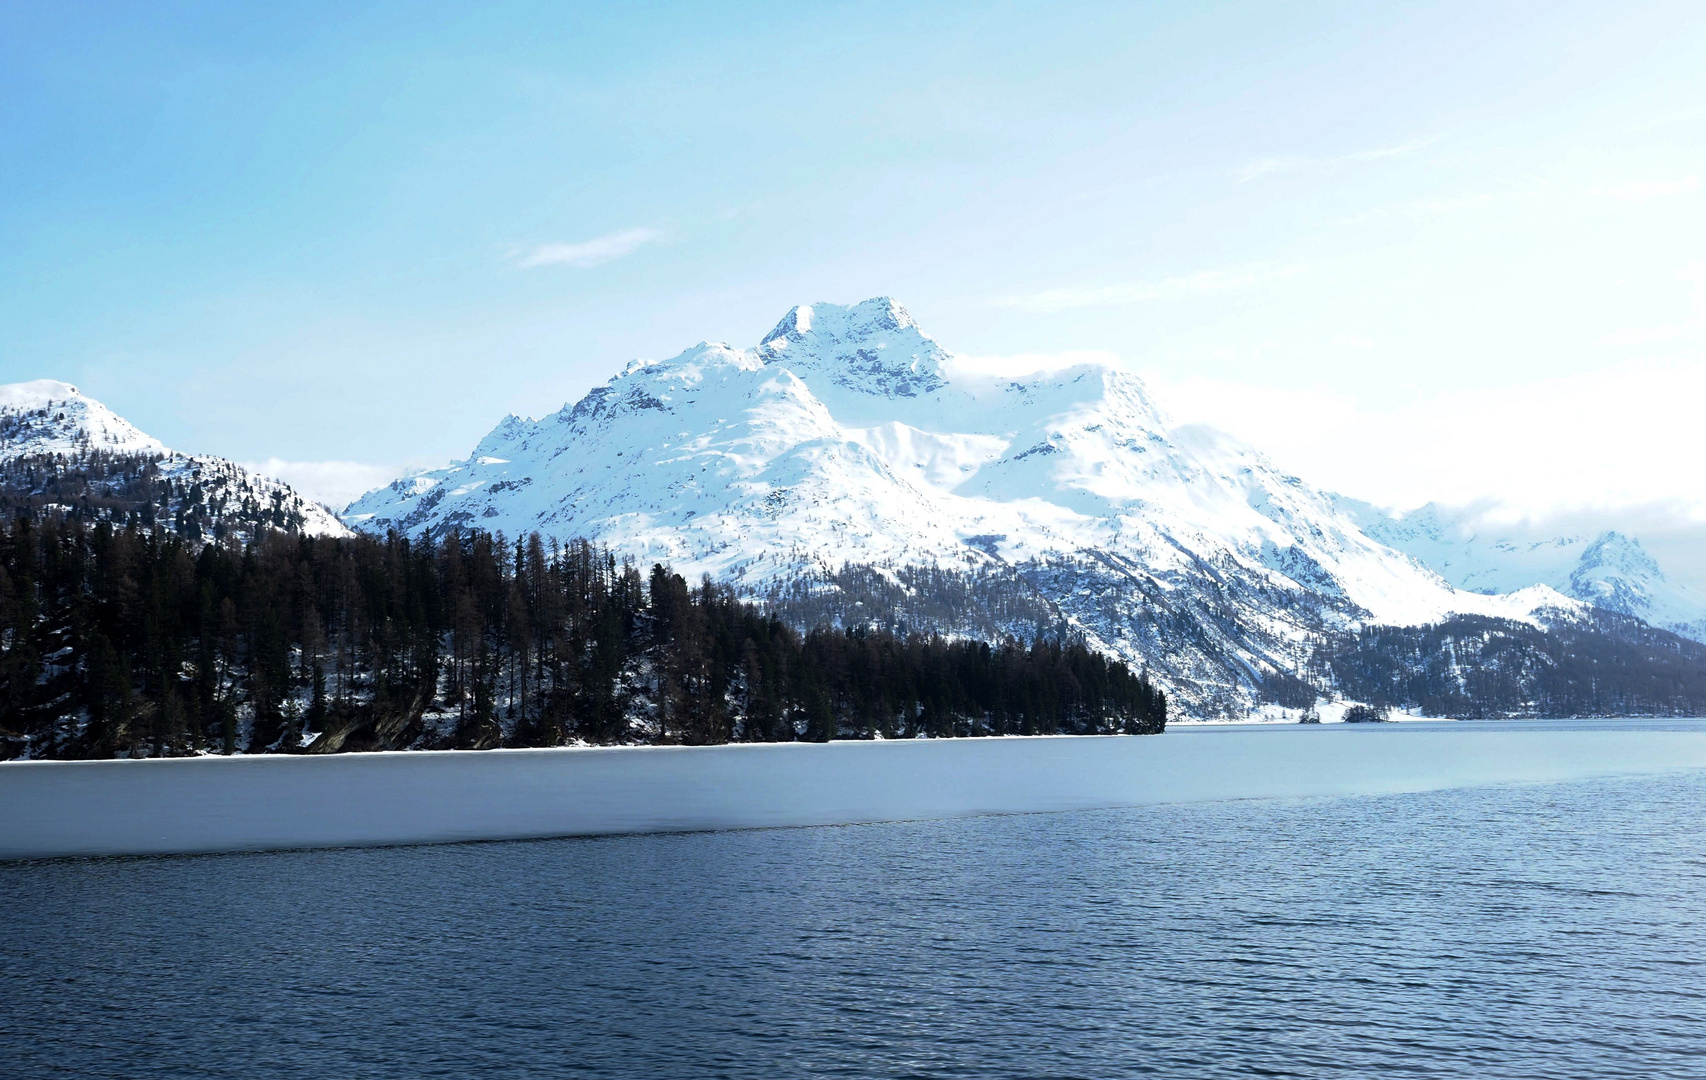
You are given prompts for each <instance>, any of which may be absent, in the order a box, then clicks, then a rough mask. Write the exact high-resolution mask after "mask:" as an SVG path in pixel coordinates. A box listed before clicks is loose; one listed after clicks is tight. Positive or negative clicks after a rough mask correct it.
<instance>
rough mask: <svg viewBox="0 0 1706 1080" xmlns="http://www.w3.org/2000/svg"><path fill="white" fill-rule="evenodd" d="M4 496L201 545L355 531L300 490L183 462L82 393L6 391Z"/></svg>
mask: <svg viewBox="0 0 1706 1080" xmlns="http://www.w3.org/2000/svg"><path fill="white" fill-rule="evenodd" d="M0 489H3V490H0V494H3V495H4V497H5V499H6V500H7V501H8V502H9V503H10V504H12V505H14V506H16V507H18V508H25V507H28V508H32V509H36V510H40V511H51V510H55V509H59V510H66V511H74V512H76V513H78V514H79V515H80V516H81V515H88V514H90V513H93V514H95V515H97V516H102V517H105V518H107V519H110V520H115V521H117V522H119V523H121V524H122V523H124V522H127V521H135V522H140V523H143V524H148V525H153V524H155V523H156V522H161V523H170V524H171V525H172V526H173V527H175V528H177V529H179V530H180V531H182V532H185V533H187V534H188V535H191V536H194V537H201V536H224V535H233V536H240V537H246V536H248V535H250V534H251V533H252V531H253V530H254V528H256V527H257V526H273V527H278V528H286V529H293V530H298V531H301V532H306V533H309V534H311V535H319V536H346V535H349V529H348V528H346V527H345V526H344V524H343V523H342V522H340V521H339V520H338V518H337V515H335V514H333V513H332V512H331V511H330V510H328V509H327V508H326V507H324V506H321V505H320V504H319V503H316V502H314V501H313V500H311V499H306V498H304V497H303V496H302V495H301V494H299V493H298V492H297V491H296V490H295V489H293V488H292V487H290V485H288V484H285V483H282V482H281V481H278V480H274V479H271V478H269V477H265V476H260V475H258V474H255V473H252V472H249V471H248V470H246V469H244V468H243V467H242V466H240V465H238V464H236V463H235V462H232V461H227V460H225V459H224V458H217V457H209V456H206V455H190V454H180V453H176V452H175V451H172V450H168V449H167V448H166V447H165V446H164V445H162V444H161V443H160V441H159V440H158V439H155V438H153V437H151V436H149V435H146V434H144V433H143V432H141V431H139V430H137V428H136V427H135V426H134V425H132V424H131V423H130V422H129V421H127V420H125V419H124V418H122V417H120V416H118V415H117V414H115V413H114V412H113V411H112V410H111V409H109V408H107V407H106V406H105V405H103V404H101V403H100V402H99V401H96V400H95V399H93V398H91V397H87V396H86V395H84V394H83V393H82V392H80V391H79V390H78V389H77V388H76V387H75V386H72V385H71V384H69V383H63V382H58V381H56V380H53V379H37V380H35V381H34V382H24V383H13V384H11V385H7V386H0Z"/></svg>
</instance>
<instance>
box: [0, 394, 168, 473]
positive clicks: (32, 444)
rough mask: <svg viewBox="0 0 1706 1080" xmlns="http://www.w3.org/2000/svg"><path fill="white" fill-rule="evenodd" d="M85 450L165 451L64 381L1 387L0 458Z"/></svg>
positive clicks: (118, 451) (129, 452)
mask: <svg viewBox="0 0 1706 1080" xmlns="http://www.w3.org/2000/svg"><path fill="white" fill-rule="evenodd" d="M89 450H105V451H108V452H111V453H119V454H163V453H165V452H166V447H165V446H164V445H162V444H161V442H160V441H159V440H158V439H155V438H153V437H151V436H149V435H146V434H144V433H143V432H141V431H139V430H138V429H137V428H136V426H135V425H133V424H131V423H130V422H129V421H128V420H125V419H124V418H123V417H121V416H119V415H118V414H117V413H115V412H113V411H112V410H111V409H109V408H107V407H106V406H105V405H103V404H101V403H100V402H99V401H96V400H95V399H94V398H92V397H88V396H86V395H85V394H84V393H83V392H82V391H80V390H78V389H77V388H76V387H75V386H72V385H71V384H70V383H68V382H60V381H59V380H58V379H34V380H32V381H30V382H21V383H12V384H10V385H7V386H0V457H8V458H13V457H24V456H26V455H30V454H76V453H80V452H84V451H89Z"/></svg>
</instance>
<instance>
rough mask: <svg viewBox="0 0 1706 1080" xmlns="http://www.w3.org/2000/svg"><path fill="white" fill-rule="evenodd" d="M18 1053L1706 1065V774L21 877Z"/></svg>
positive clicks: (135, 1071)
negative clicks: (1392, 794)
mask: <svg viewBox="0 0 1706 1080" xmlns="http://www.w3.org/2000/svg"><path fill="white" fill-rule="evenodd" d="M0 917H3V919H4V926H3V928H0V931H3V934H4V938H3V941H0V965H3V966H0V1063H3V1064H0V1072H4V1073H5V1075H8V1076H17V1077H37V1076H79V1077H85V1076H87V1077H104V1076H113V1077H154V1076H172V1077H178V1076H199V1077H227V1076H229V1077H245V1078H252V1077H260V1076H287V1077H314V1078H334V1077H422V1076H451V1077H482V1076H503V1077H510V1076H514V1077H523V1076H526V1077H543V1076H576V1075H586V1076H594V1075H596V1076H634V1077H642V1076H643V1077H673V1076H682V1077H697V1076H730V1077H792V1076H966V1077H1008V1076H1025V1077H1067V1076H1072V1077H1116V1076H1144V1075H1156V1076H1166V1077H1244V1076H1332V1077H1339V1076H1343V1077H1373V1076H1409V1075H1415V1076H1428V1077H1502V1078H1513V1077H1569V1078H1582V1077H1601V1076H1628V1077H1647V1078H1658V1077H1690V1078H1698V1077H1700V1076H1703V1075H1706V775H1703V774H1700V773H1685V774H1680V775H1673V776H1666V777H1650V778H1635V779H1619V780H1609V781H1593V782H1584V783H1572V784H1559V785H1547V786H1534V787H1516V788H1500V789H1480V790H1466V791H1452V792H1439V793H1432V794H1422V795H1399V796H1377V797H1362V798H1345V799H1331V800H1311V801H1290V802H1247V803H1222V804H1211V805H1194V806H1170V807H1149V808H1144V809H1137V810H1120V811H1096V812H1085V813H1071V814H1050V815H1035V816H1024V817H991V818H978V819H967V820H957V821H936V822H922V823H913V824H898V825H879V826H861V827H852V828H819V829H792V830H777V831H767V832H738V833H720V834H698V835H687V836H639V837H620V838H605V839H592V840H556V841H542V842H530V843H507V844H471V845H463V846H455V847H436V848H400V849H391V850H374V851H318V852H297V853H283V854H266V855H237V856H216V857H199V858H171V859H138V860H104V861H82V862H56V863H40V864H34V865H13V866H6V867H0Z"/></svg>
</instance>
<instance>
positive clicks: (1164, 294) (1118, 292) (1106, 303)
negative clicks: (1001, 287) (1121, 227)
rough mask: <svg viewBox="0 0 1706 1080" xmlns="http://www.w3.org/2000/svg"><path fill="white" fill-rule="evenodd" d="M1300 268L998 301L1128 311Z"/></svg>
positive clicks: (1203, 274)
mask: <svg viewBox="0 0 1706 1080" xmlns="http://www.w3.org/2000/svg"><path fill="white" fill-rule="evenodd" d="M1301 269H1302V268H1301V267H1297V266H1250V267H1243V268H1240V269H1236V270H1199V271H1198V272H1196V273H1194V274H1184V275H1182V276H1179V277H1169V278H1162V279H1160V280H1158V281H1128V282H1123V283H1120V284H1115V285H1088V286H1069V287H1067V288H1062V289H1047V290H1044V291H1043V292H1038V293H1029V294H1027V295H1024V296H1009V297H1004V298H1003V299H1000V300H997V301H995V306H997V307H1008V308H1018V309H1019V310H1020V311H1032V312H1037V313H1039V314H1048V313H1052V312H1058V311H1072V310H1075V309H1078V308H1090V307H1125V306H1129V305H1131V304H1143V303H1149V302H1152V301H1159V300H1188V299H1191V298H1193V297H1197V296H1204V295H1207V294H1209V293H1217V292H1225V291H1227V290H1229V289H1241V288H1248V287H1249V286H1252V285H1258V284H1261V283H1262V282H1266V281H1275V280H1278V279H1280V278H1285V277H1290V276H1291V275H1293V274H1295V273H1298V272H1299V271H1300V270H1301Z"/></svg>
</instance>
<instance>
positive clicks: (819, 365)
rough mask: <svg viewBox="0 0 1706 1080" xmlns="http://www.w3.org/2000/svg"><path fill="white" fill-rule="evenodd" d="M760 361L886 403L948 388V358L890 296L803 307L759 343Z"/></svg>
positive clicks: (786, 316)
mask: <svg viewBox="0 0 1706 1080" xmlns="http://www.w3.org/2000/svg"><path fill="white" fill-rule="evenodd" d="M757 355H758V358H759V359H760V360H761V361H762V362H763V363H765V364H786V365H787V366H788V367H790V368H793V369H796V373H797V374H801V375H803V376H804V375H808V374H809V373H810V372H813V371H818V372H822V373H824V374H825V375H827V376H828V377H829V379H830V381H831V382H833V383H835V384H836V385H838V386H842V387H845V388H847V389H849V390H857V391H859V392H861V393H865V394H875V395H878V396H881V397H889V398H904V397H917V396H918V395H920V394H927V393H930V392H932V391H934V390H938V389H940V388H941V387H942V386H943V385H945V384H946V382H947V380H946V378H945V377H944V374H943V370H942V369H943V365H944V363H945V362H946V361H947V359H948V354H947V352H946V351H944V350H943V348H942V347H941V346H940V345H938V344H936V342H935V341H934V340H933V339H932V338H930V337H929V336H928V335H927V334H925V333H924V332H923V331H921V330H919V329H918V324H917V323H916V322H915V321H913V318H912V315H911V313H910V312H908V311H907V310H906V309H905V308H904V307H901V306H900V304H898V303H896V302H895V301H894V300H893V299H892V298H890V297H887V296H875V297H872V298H871V299H869V300H866V301H864V302H862V303H858V304H853V305H851V306H842V305H840V304H822V303H819V304H801V305H798V306H796V307H794V308H792V309H790V310H789V312H788V314H786V315H784V316H783V317H782V321H781V322H779V323H777V324H776V328H775V329H774V330H772V331H770V333H768V334H766V335H765V337H764V340H763V341H761V342H759V344H758V350H757ZM807 381H808V382H810V381H811V380H810V379H809V378H808V379H807Z"/></svg>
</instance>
